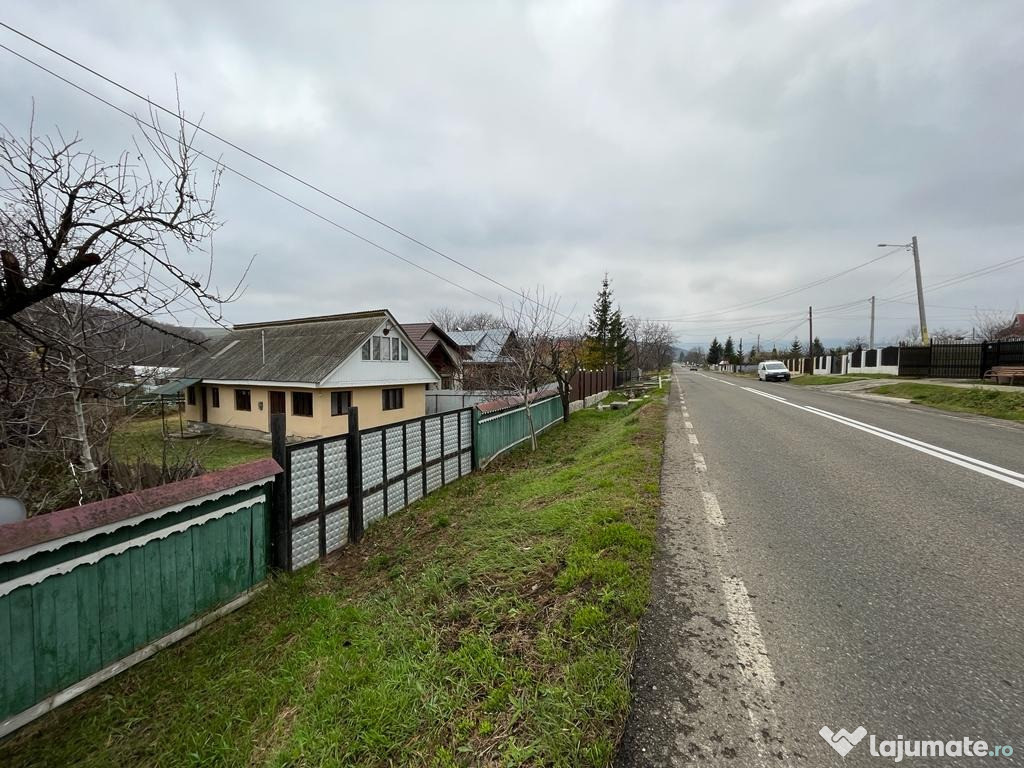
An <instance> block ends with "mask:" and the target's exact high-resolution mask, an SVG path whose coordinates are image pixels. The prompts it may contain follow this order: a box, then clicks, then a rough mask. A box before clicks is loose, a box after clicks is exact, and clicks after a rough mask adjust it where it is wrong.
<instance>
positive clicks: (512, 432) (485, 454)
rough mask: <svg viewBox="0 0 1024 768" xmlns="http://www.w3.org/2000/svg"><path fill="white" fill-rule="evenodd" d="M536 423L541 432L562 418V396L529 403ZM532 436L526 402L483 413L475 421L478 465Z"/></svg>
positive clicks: (474, 438) (475, 444)
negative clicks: (490, 412) (506, 408)
mask: <svg viewBox="0 0 1024 768" xmlns="http://www.w3.org/2000/svg"><path fill="white" fill-rule="evenodd" d="M530 413H531V414H532V415H533V425H534V429H536V431H537V433H538V434H540V433H541V432H543V431H544V430H545V429H547V428H548V427H550V426H551V425H552V424H555V423H557V422H558V421H560V420H561V419H562V400H561V398H559V397H558V395H553V396H551V397H548V398H545V399H543V400H537V401H535V402H533V403H530ZM529 439H530V424H529V421H528V420H527V417H526V406H523V405H520V406H518V407H512V408H509V409H508V410H503V411H498V412H497V413H493V414H480V415H478V416H477V419H476V423H475V424H474V436H473V450H474V451H475V453H476V464H477V466H478V467H482V466H485V465H486V464H487V462H489V461H490V460H491V459H493V458H494V457H495V456H498V455H499V454H501V453H504V452H505V451H507V450H508V449H510V448H512V447H514V446H516V445H519V444H520V443H522V442H524V441H526V440H529Z"/></svg>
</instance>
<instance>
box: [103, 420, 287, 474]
mask: <svg viewBox="0 0 1024 768" xmlns="http://www.w3.org/2000/svg"><path fill="white" fill-rule="evenodd" d="M167 428H168V430H170V431H171V433H172V435H173V434H177V429H178V419H177V416H176V415H175V416H169V417H168V419H167ZM163 441H164V440H163V435H162V433H161V427H160V419H159V418H156V419H139V420H136V421H130V422H128V423H126V424H125V425H123V426H121V427H119V428H118V430H117V431H116V432H115V433H114V435H113V436H112V437H111V439H110V447H111V451H112V453H113V455H114V458H116V459H118V460H119V461H124V462H128V463H132V464H133V463H135V461H136V460H137V459H141V460H142V461H144V462H147V463H150V464H156V465H159V464H160V462H161V452H162V451H163ZM189 455H194V456H195V458H196V459H198V461H199V463H200V464H202V465H203V467H204V468H205V469H208V470H215V469H225V468H226V467H233V466H236V465H238V464H244V463H245V462H247V461H255V460H256V459H262V458H265V457H267V456H269V455H270V446H269V445H261V444H259V443H250V442H246V441H244V440H231V439H228V438H225V437H218V436H216V435H212V436H208V437H194V438H190V439H188V440H182V439H175V438H174V437H171V439H169V440H168V441H167V462H168V464H170V465H175V464H179V463H181V462H182V461H183V460H184V459H186V458H187V457H189Z"/></svg>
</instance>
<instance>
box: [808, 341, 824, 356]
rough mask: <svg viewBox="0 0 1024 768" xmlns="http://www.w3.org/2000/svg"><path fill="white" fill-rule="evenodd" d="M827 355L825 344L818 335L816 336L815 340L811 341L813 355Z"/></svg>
mask: <svg viewBox="0 0 1024 768" xmlns="http://www.w3.org/2000/svg"><path fill="white" fill-rule="evenodd" d="M824 356H825V345H824V344H822V343H821V339H819V338H818V337H817V336H815V337H814V341H813V342H812V343H811V357H824Z"/></svg>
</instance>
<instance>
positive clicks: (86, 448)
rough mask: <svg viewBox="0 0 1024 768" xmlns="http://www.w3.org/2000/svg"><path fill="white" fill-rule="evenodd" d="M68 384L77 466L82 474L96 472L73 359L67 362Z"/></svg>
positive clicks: (76, 368) (76, 365)
mask: <svg viewBox="0 0 1024 768" xmlns="http://www.w3.org/2000/svg"><path fill="white" fill-rule="evenodd" d="M68 383H69V384H70V385H71V402H72V404H73V407H74V411H75V430H76V431H77V432H78V434H77V436H76V441H77V443H78V464H79V467H80V468H81V470H82V471H83V472H89V473H93V472H95V471H96V463H95V462H94V461H93V458H92V445H91V444H90V442H89V433H88V431H87V430H86V426H85V407H84V406H83V405H82V389H81V387H80V386H79V384H78V364H77V363H76V362H75V358H74V357H71V359H70V360H69V361H68Z"/></svg>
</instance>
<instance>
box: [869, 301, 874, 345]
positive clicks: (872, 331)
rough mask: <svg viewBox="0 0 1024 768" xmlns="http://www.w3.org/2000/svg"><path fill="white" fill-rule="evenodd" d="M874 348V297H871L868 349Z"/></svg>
mask: <svg viewBox="0 0 1024 768" xmlns="http://www.w3.org/2000/svg"><path fill="white" fill-rule="evenodd" d="M874 348H875V297H874V296H872V297H871V333H870V334H869V335H868V349H874Z"/></svg>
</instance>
